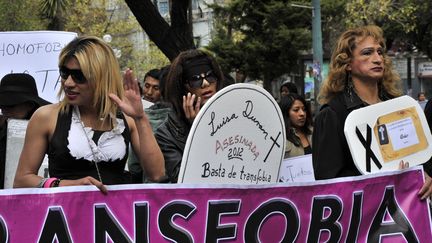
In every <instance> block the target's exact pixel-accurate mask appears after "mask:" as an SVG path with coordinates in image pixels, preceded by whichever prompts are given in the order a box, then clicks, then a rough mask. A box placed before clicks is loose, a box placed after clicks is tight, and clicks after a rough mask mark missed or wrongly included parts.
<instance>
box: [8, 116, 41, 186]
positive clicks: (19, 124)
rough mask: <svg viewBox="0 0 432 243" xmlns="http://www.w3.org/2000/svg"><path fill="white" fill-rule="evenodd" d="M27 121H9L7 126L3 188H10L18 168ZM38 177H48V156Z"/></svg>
mask: <svg viewBox="0 0 432 243" xmlns="http://www.w3.org/2000/svg"><path fill="white" fill-rule="evenodd" d="M27 124H28V121H27V120H20V119H9V120H8V124H7V138H6V158H5V159H6V160H5V162H6V163H5V177H4V188H5V189H7V188H12V187H13V181H14V179H15V173H16V169H17V167H18V161H19V157H20V155H21V151H22V148H23V145H24V137H25V134H26V129H27ZM38 175H40V176H42V177H48V156H45V158H44V161H43V162H42V165H41V167H40V168H39V172H38Z"/></svg>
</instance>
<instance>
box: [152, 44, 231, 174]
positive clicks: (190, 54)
mask: <svg viewBox="0 0 432 243" xmlns="http://www.w3.org/2000/svg"><path fill="white" fill-rule="evenodd" d="M224 85H225V79H224V75H223V73H222V71H221V69H220V67H219V65H218V64H217V63H216V61H215V59H214V58H213V57H212V56H211V55H209V54H207V53H206V52H203V51H201V50H188V51H184V52H181V53H180V54H179V55H178V56H177V57H176V58H175V59H174V61H173V62H172V63H171V67H170V70H169V72H168V76H167V80H166V83H165V89H164V90H165V94H164V97H165V101H168V102H169V103H171V105H172V108H173V112H171V113H170V114H169V115H168V118H167V119H166V120H165V122H164V123H163V124H162V125H161V126H159V127H158V128H157V130H156V132H155V136H156V140H157V141H158V144H159V147H160V148H161V150H162V153H163V155H164V158H165V169H166V175H167V176H168V177H169V181H171V182H177V178H178V174H179V170H180V164H181V160H182V156H183V150H184V147H185V143H186V139H187V136H188V134H189V131H190V129H191V125H192V122H193V120H194V119H195V117H196V115H197V114H198V112H199V110H200V109H201V107H202V106H203V105H204V103H205V102H207V101H208V100H209V99H210V98H211V97H212V96H213V95H214V94H215V93H216V92H217V91H219V90H220V89H222V88H223V87H224Z"/></svg>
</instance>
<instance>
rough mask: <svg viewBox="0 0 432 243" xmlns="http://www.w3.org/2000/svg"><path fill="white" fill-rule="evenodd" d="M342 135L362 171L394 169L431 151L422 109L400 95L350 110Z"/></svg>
mask: <svg viewBox="0 0 432 243" xmlns="http://www.w3.org/2000/svg"><path fill="white" fill-rule="evenodd" d="M344 131H345V136H346V138H347V141H348V145H349V147H350V151H351V154H352V157H353V159H354V163H355V165H356V166H357V168H358V170H359V171H360V172H361V173H363V174H368V173H374V172H378V171H388V170H397V169H398V165H399V162H400V161H401V160H403V161H405V162H409V164H410V166H415V165H419V164H423V163H424V162H426V161H427V160H428V159H429V158H430V157H431V154H432V146H431V144H432V135H431V132H430V129H429V126H428V124H427V121H426V117H425V114H424V112H423V109H422V108H421V107H420V105H419V104H418V102H417V101H416V100H414V99H413V98H411V97H409V96H402V97H398V98H395V99H391V100H388V101H385V102H381V103H378V104H375V105H371V106H367V107H364V108H361V109H358V110H355V111H353V112H351V113H350V114H349V115H348V117H347V119H346V121H345V127H344Z"/></svg>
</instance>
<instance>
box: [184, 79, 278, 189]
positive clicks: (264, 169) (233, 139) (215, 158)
mask: <svg viewBox="0 0 432 243" xmlns="http://www.w3.org/2000/svg"><path fill="white" fill-rule="evenodd" d="M284 131H285V127H284V121H283V118H282V113H281V111H280V109H279V106H278V104H277V103H276V101H275V100H274V98H273V97H272V96H271V95H270V94H269V93H268V92H267V91H266V90H264V89H263V88H261V87H259V86H256V85H253V84H234V85H230V86H228V87H226V88H224V89H222V90H221V91H219V92H218V93H216V94H215V95H214V96H213V97H212V98H211V99H209V100H208V101H207V102H206V103H205V105H204V106H203V107H202V108H201V110H200V112H199V113H198V116H197V117H196V118H195V120H194V122H193V125H192V128H191V130H190V132H189V136H188V139H187V142H186V146H185V150H184V153H183V160H182V164H181V167H180V173H179V179H178V182H179V183H186V182H187V183H234V184H266V183H275V182H277V180H278V175H279V169H280V164H281V161H282V158H283V155H284V148H285V132H284Z"/></svg>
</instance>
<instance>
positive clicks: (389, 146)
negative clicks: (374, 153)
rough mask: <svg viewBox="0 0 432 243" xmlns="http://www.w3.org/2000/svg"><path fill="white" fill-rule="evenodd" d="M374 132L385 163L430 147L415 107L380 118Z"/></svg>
mask: <svg viewBox="0 0 432 243" xmlns="http://www.w3.org/2000/svg"><path fill="white" fill-rule="evenodd" d="M374 132H375V137H376V138H377V140H378V141H379V143H378V146H379V148H380V152H381V155H382V157H383V160H384V162H389V161H392V160H400V159H402V158H403V157H405V156H407V155H410V154H413V153H415V152H418V151H421V150H424V149H426V148H427V146H428V143H427V140H426V136H425V132H424V130H423V127H422V125H421V121H420V118H419V115H418V113H417V110H416V109H415V107H410V108H407V109H402V110H399V111H395V112H392V113H389V114H386V115H383V116H380V117H378V120H377V123H376V126H375V127H374Z"/></svg>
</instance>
